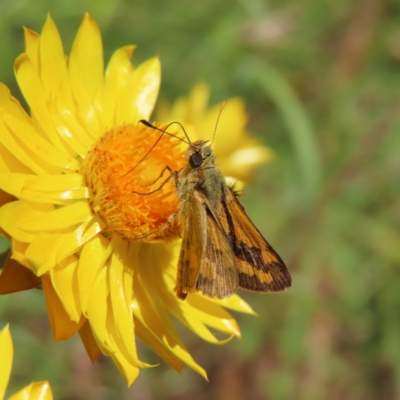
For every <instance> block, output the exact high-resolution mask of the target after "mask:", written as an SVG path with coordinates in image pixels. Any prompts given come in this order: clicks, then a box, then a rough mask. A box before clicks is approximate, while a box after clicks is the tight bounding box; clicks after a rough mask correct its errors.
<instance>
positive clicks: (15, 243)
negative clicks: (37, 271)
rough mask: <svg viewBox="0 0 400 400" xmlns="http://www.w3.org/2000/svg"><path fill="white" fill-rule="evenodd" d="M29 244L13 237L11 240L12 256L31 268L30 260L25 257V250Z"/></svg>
mask: <svg viewBox="0 0 400 400" xmlns="http://www.w3.org/2000/svg"><path fill="white" fill-rule="evenodd" d="M28 246H29V243H24V242H20V241H19V240H17V239H15V238H13V240H12V242H11V254H12V256H11V257H12V259H14V260H15V261H17V262H18V263H19V264H21V265H23V266H24V267H25V268H28V269H29V270H30V268H31V267H30V265H29V262H28V260H27V259H26V257H25V251H26V249H27V248H28ZM31 272H32V271H31ZM35 276H36V275H35Z"/></svg>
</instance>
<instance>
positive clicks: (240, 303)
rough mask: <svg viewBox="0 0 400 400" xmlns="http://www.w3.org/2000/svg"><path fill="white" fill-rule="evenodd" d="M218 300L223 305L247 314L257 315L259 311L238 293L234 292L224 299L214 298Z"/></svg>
mask: <svg viewBox="0 0 400 400" xmlns="http://www.w3.org/2000/svg"><path fill="white" fill-rule="evenodd" d="M211 301H218V303H219V304H221V305H222V306H224V307H226V308H229V309H231V310H234V311H238V312H241V313H245V314H250V315H257V313H256V312H255V311H254V310H253V309H252V308H251V307H250V306H249V305H248V304H247V303H246V302H245V301H244V300H243V299H242V298H241V297H240V296H238V295H237V294H233V295H232V296H231V297H229V298H227V299H223V300H213V299H211Z"/></svg>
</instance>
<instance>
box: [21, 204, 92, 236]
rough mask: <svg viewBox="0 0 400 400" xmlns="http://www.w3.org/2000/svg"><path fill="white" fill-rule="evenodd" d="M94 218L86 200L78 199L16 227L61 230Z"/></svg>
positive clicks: (35, 229)
mask: <svg viewBox="0 0 400 400" xmlns="http://www.w3.org/2000/svg"><path fill="white" fill-rule="evenodd" d="M89 219H92V210H91V208H90V205H89V203H88V202H86V201H78V202H76V203H73V204H71V205H68V206H65V207H61V208H58V209H56V210H54V211H51V212H49V213H46V214H42V215H38V216H37V217H33V218H31V219H29V220H28V221H24V222H23V223H22V224H20V225H16V227H17V228H18V227H19V228H20V229H23V230H27V231H52V230H57V231H58V230H60V229H65V228H69V227H73V226H74V225H77V224H81V223H83V222H85V221H88V220H89Z"/></svg>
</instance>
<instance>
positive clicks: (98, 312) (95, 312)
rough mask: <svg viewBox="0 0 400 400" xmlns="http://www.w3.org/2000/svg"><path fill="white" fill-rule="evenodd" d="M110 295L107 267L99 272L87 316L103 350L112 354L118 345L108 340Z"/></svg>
mask: <svg viewBox="0 0 400 400" xmlns="http://www.w3.org/2000/svg"><path fill="white" fill-rule="evenodd" d="M108 295H109V289H108V285H107V269H106V268H103V269H102V270H101V271H100V273H99V274H98V276H97V279H96V280H95V282H94V285H93V287H92V290H91V293H90V297H89V302H88V305H87V318H88V320H89V321H90V326H91V329H92V332H93V336H94V338H95V340H96V342H97V344H98V345H99V347H100V348H101V350H102V352H103V353H104V354H106V355H111V354H113V353H115V352H116V351H117V347H116V346H115V343H111V341H108V332H107V329H106V327H107V306H108V302H107V298H108Z"/></svg>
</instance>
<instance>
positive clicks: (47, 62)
mask: <svg viewBox="0 0 400 400" xmlns="http://www.w3.org/2000/svg"><path fill="white" fill-rule="evenodd" d="M67 72H68V71H67V66H66V63H65V57H64V49H63V45H62V42H61V38H60V34H59V33H58V29H57V27H56V25H55V23H54V21H53V20H52V18H51V17H50V15H48V16H47V19H46V23H45V24H44V27H43V29H42V34H41V36H40V77H41V80H42V82H43V85H44V87H45V90H46V92H47V93H48V94H50V95H53V96H54V94H55V93H56V92H57V90H58V88H59V87H60V86H61V83H62V81H63V80H64V79H67V77H68V74H67ZM49 97H50V96H49Z"/></svg>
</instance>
